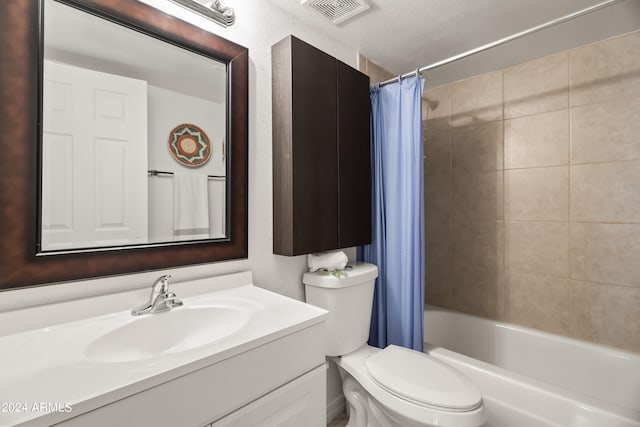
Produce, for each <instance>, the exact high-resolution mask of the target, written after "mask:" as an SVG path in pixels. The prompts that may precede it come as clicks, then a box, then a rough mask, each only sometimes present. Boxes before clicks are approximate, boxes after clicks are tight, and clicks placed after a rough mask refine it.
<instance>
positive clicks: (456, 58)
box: [379, 0, 623, 86]
mask: <svg viewBox="0 0 640 427" xmlns="http://www.w3.org/2000/svg"><path fill="white" fill-rule="evenodd" d="M621 1H623V0H607V1H603V2H602V3H598V4H595V5H593V6H590V7H587V8H585V9H580V10H578V11H576V12H573V13H570V14H568V15H564V16H561V17H559V18H556V19H553V20H551V21H548V22H545V23H544V24H540V25H537V26H535V27H531V28H529V29H527V30H524V31H521V32H519V33H516V34H512V35H510V36H508V37H505V38H502V39H500V40H496V41H493V42H491V43H487V44H485V45H483V46H480V47H477V48H475V49H471V50H468V51H466V52H463V53H460V54H458V55H455V56H452V57H450V58H447V59H443V60H442V61H438V62H434V63H433V64H431V65H427V66H424V67H421V68H418V69H417V70H415V71H410V72H408V73H405V74H401V75H399V76H398V77H394V78H392V79H389V80H385V81H383V82H380V83H379V85H380V86H384V85H387V84H389V83H394V82H397V81H398V80H401V79H405V78H407V77H411V76H415V75H418V74H420V73H422V72H424V71H429V70H433V69H435V68H438V67H442V66H444V65H447V64H450V63H452V62H455V61H459V60H460V59H464V58H467V57H469V56H472V55H475V54H476V53H480V52H484V51H485V50H488V49H491V48H494V47H497V46H500V45H503V44H505V43H508V42H510V41H513V40H516V39H519V38H521V37H524V36H528V35H529V34H533V33H537V32H538V31H541V30H545V29H547V28H550V27H553V26H555V25H558V24H562V23H563V22H567V21H570V20H572V19H575V18H578V17H580V16H583V15H586V14H588V13H591V12H595V11H596V10H600V9H603V8H605V7H608V6H611V5H613V4H615V3H620V2H621Z"/></svg>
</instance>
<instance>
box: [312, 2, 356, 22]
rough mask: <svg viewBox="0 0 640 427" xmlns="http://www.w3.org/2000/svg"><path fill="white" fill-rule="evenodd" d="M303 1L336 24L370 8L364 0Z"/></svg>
mask: <svg viewBox="0 0 640 427" xmlns="http://www.w3.org/2000/svg"><path fill="white" fill-rule="evenodd" d="M301 3H302V4H303V5H305V6H307V7H309V8H311V9H313V10H315V11H316V12H318V13H319V14H321V15H322V16H324V17H325V18H327V19H329V21H331V22H333V23H334V24H336V25H337V24H341V23H343V22H344V21H346V20H347V19H351V18H353V17H354V16H356V15H359V14H361V13H363V12H365V11H366V10H368V9H369V5H368V4H367V3H366V2H365V1H364V0H301Z"/></svg>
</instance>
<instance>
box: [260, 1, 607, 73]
mask: <svg viewBox="0 0 640 427" xmlns="http://www.w3.org/2000/svg"><path fill="white" fill-rule="evenodd" d="M270 1H271V2H272V3H274V4H275V5H276V6H278V7H280V8H282V9H283V10H285V11H286V12H287V13H289V14H291V15H293V16H294V17H296V18H297V19H299V20H301V21H303V22H304V23H305V24H306V25H309V26H313V27H315V28H317V29H318V30H320V31H322V32H324V33H326V34H328V35H330V36H331V37H333V38H335V39H337V40H340V41H341V42H343V43H346V44H348V45H349V46H351V47H352V48H354V49H356V50H358V51H359V52H361V53H363V54H364V55H365V56H367V57H369V58H371V59H372V60H373V61H374V62H377V63H378V64H380V65H382V66H383V67H385V68H387V69H388V70H390V71H392V72H393V73H398V74H399V73H404V72H407V71H410V70H415V69H416V68H417V67H420V66H424V65H427V64H431V63H433V62H436V61H439V60H442V59H445V58H448V57H450V56H453V55H455V54H458V53H461V52H464V51H467V50H469V49H473V48H475V47H478V46H480V45H483V44H486V43H489V42H492V41H494V40H497V39H501V38H503V37H506V36H509V35H511V34H514V33H517V32H520V31H523V30H526V29H528V28H530V27H533V26H536V25H539V24H542V23H544V22H547V21H549V20H551V19H554V18H557V17H560V16H562V15H566V14H567V13H570V12H574V11H576V10H579V9H583V8H585V7H588V6H591V5H594V4H598V3H600V2H601V1H602V0H369V3H370V4H371V6H372V7H371V9H370V10H369V11H367V12H366V13H365V14H363V15H359V16H357V17H355V18H353V19H351V20H349V21H346V22H345V23H343V24H342V25H340V26H339V27H337V26H335V25H333V24H332V23H331V22H329V21H328V20H327V19H326V18H323V17H322V16H320V15H317V14H316V13H315V12H313V11H311V10H309V9H308V8H306V7H303V6H302V5H301V4H300V0H270Z"/></svg>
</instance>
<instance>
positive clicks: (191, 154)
mask: <svg viewBox="0 0 640 427" xmlns="http://www.w3.org/2000/svg"><path fill="white" fill-rule="evenodd" d="M169 152H171V155H172V156H173V158H174V159H176V160H177V161H178V162H179V163H180V164H183V165H185V166H189V167H198V166H202V165H203V164H205V163H207V161H208V160H209V157H211V143H210V142H209V137H208V136H207V134H206V133H204V131H203V130H202V129H200V128H199V127H198V126H196V125H192V124H188V123H183V124H181V125H178V126H176V127H175V128H173V130H172V131H171V133H170V134H169Z"/></svg>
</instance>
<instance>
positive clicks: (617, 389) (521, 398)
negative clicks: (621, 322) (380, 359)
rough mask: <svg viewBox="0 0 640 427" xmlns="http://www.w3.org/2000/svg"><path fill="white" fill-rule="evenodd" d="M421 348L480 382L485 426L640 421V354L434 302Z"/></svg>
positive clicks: (588, 426)
mask: <svg viewBox="0 0 640 427" xmlns="http://www.w3.org/2000/svg"><path fill="white" fill-rule="evenodd" d="M424 326H425V352H426V353H428V354H429V355H431V356H433V357H435V358H437V359H440V360H442V361H443V362H446V363H448V364H450V365H452V366H453V367H455V368H456V369H458V370H459V371H461V372H462V373H463V374H465V375H466V376H467V377H468V378H469V379H471V380H472V381H473V382H474V383H475V384H476V386H477V387H478V388H479V389H480V391H481V393H482V395H483V399H484V402H485V407H486V409H487V411H488V417H489V421H488V423H487V424H486V426H487V427H540V426H543V427H547V426H548V427H551V426H553V427H632V426H633V427H640V355H637V354H634V353H628V352H624V351H620V350H615V349H612V348H608V347H603V346H599V345H595V344H589V343H585V342H582V341H578V340H573V339H570V338H565V337H561V336H558V335H553V334H548V333H544V332H540V331H536V330H533V329H528V328H524V327H520V326H515V325H511V324H507V323H500V322H495V321H491V320H488V319H483V318H480V317H475V316H470V315H466V314H462V313H458V312H454V311H449V310H444V309H440V308H437V307H431V306H427V308H426V309H425V318H424Z"/></svg>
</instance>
